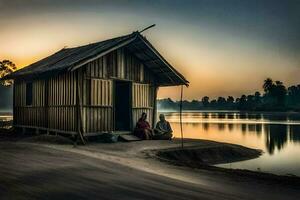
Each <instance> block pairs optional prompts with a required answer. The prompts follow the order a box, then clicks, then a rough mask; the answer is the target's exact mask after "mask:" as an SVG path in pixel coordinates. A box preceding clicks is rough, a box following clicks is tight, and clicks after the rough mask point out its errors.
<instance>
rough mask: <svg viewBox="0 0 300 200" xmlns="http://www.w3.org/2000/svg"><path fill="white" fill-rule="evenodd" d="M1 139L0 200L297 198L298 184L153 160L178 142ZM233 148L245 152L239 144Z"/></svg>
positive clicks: (195, 143)
mask: <svg viewBox="0 0 300 200" xmlns="http://www.w3.org/2000/svg"><path fill="white" fill-rule="evenodd" d="M0 141H1V142H0V151H1V154H0V173H1V177H0V181H1V183H3V184H1V186H0V193H1V196H2V197H4V199H5V197H9V198H13V199H26V198H27V199H28V198H30V199H65V198H72V199H83V198H88V199H99V198H101V199H120V198H122V199H134V198H135V199H262V198H264V199H284V197H285V198H286V197H287V196H288V197H289V198H290V199H298V198H299V194H298V190H299V189H300V188H299V184H285V183H284V184H283V183H281V182H280V181H276V180H274V179H260V178H256V177H253V176H248V175H243V176H241V175H239V174H236V173H235V170H232V172H230V173H228V172H224V171H219V170H214V169H210V168H207V169H206V168H191V167H189V166H183V165H174V164H171V163H168V162H162V160H161V159H158V157H157V152H164V151H166V150H168V151H170V150H174V149H176V148H178V147H180V140H173V141H141V142H130V143H113V144H104V143H89V145H86V146H76V147H74V146H73V145H69V144H54V143H53V142H51V143H46V141H44V143H41V142H38V143H37V142H32V141H34V140H31V142H28V141H29V140H28V139H27V142H24V140H23V139H20V138H19V139H17V140H9V141H8V140H7V139H0ZM184 144H185V147H186V148H192V149H198V148H200V149H202V150H204V149H205V148H217V149H219V148H223V147H225V148H227V147H228V146H231V144H226V143H218V142H213V141H207V140H185V141H184ZM234 148H238V149H244V147H242V146H238V145H237V146H236V145H234ZM246 151H247V150H246ZM251 151H252V150H251ZM247 152H248V151H247ZM255 152H256V150H255ZM202 153H203V152H202ZM202 153H201V154H202ZM257 153H259V151H257ZM210 162H211V161H210ZM274 188H276V190H274Z"/></svg>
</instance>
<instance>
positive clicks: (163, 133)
mask: <svg viewBox="0 0 300 200" xmlns="http://www.w3.org/2000/svg"><path fill="white" fill-rule="evenodd" d="M172 133H173V130H172V128H171V125H170V123H169V122H168V121H167V120H166V119H165V115H164V114H160V115H159V122H157V124H156V126H155V129H154V136H153V139H155V140H171V139H172V136H173V134H172Z"/></svg>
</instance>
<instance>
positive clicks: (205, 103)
mask: <svg viewBox="0 0 300 200" xmlns="http://www.w3.org/2000/svg"><path fill="white" fill-rule="evenodd" d="M201 101H202V104H203V106H204V107H207V106H209V97H208V96H205V97H202V99H201Z"/></svg>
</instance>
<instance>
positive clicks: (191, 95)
mask: <svg viewBox="0 0 300 200" xmlns="http://www.w3.org/2000/svg"><path fill="white" fill-rule="evenodd" d="M0 10H1V12H0V27H1V29H0V60H3V59H10V60H12V61H13V62H15V63H16V64H17V66H18V67H20V68H21V67H24V66H26V65H28V64H31V63H32V62H35V61H37V60H39V59H41V58H43V57H46V56H48V55H49V54H52V53H54V52H56V51H58V50H60V49H62V48H63V47H65V46H67V47H73V46H79V45H84V44H87V43H92V42H96V41H101V40H104V39H109V38H111V37H115V36H120V35H124V34H128V33H131V32H132V31H135V30H141V29H142V28H144V27H146V26H148V25H151V24H153V23H155V24H156V25H157V26H156V27H155V28H153V29H150V30H148V31H147V32H145V33H144V35H145V36H146V37H147V39H149V40H150V42H151V43H152V44H153V45H154V46H155V47H156V48H157V50H158V51H160V52H161V54H162V55H163V56H164V57H165V58H166V59H167V60H168V61H169V62H170V63H171V64H172V65H173V66H174V67H175V68H176V69H178V70H179V71H180V72H182V74H184V75H185V77H186V78H187V79H188V80H189V81H190V87H189V88H188V89H186V90H185V98H186V99H190V100H191V99H199V98H201V97H202V96H204V95H208V96H210V97H216V96H228V95H233V96H240V95H241V94H244V93H245V94H248V93H253V92H255V91H256V90H261V85H262V82H263V80H264V79H265V78H267V77H272V78H273V79H276V80H277V79H279V80H281V81H283V82H284V83H285V84H286V85H291V84H298V83H300V1H299V0H294V1H292V0H280V1H279V0H278V1H277V0H243V1H242V0H226V1H225V0H198V1H178V0H157V1H151V2H150V1H146V0H139V1H129V0H127V1H126V0H117V1H101V0H85V1H84V0H78V1H71V0H26V1H25V0H24V1H23V0H0ZM159 97H160V98H165V97H171V98H175V99H176V98H178V97H179V88H178V87H175V88H163V89H160V91H159Z"/></svg>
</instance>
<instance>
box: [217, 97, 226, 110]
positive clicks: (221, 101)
mask: <svg viewBox="0 0 300 200" xmlns="http://www.w3.org/2000/svg"><path fill="white" fill-rule="evenodd" d="M217 103H218V106H219V107H221V108H224V106H225V104H226V99H225V98H224V97H218V100H217Z"/></svg>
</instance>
